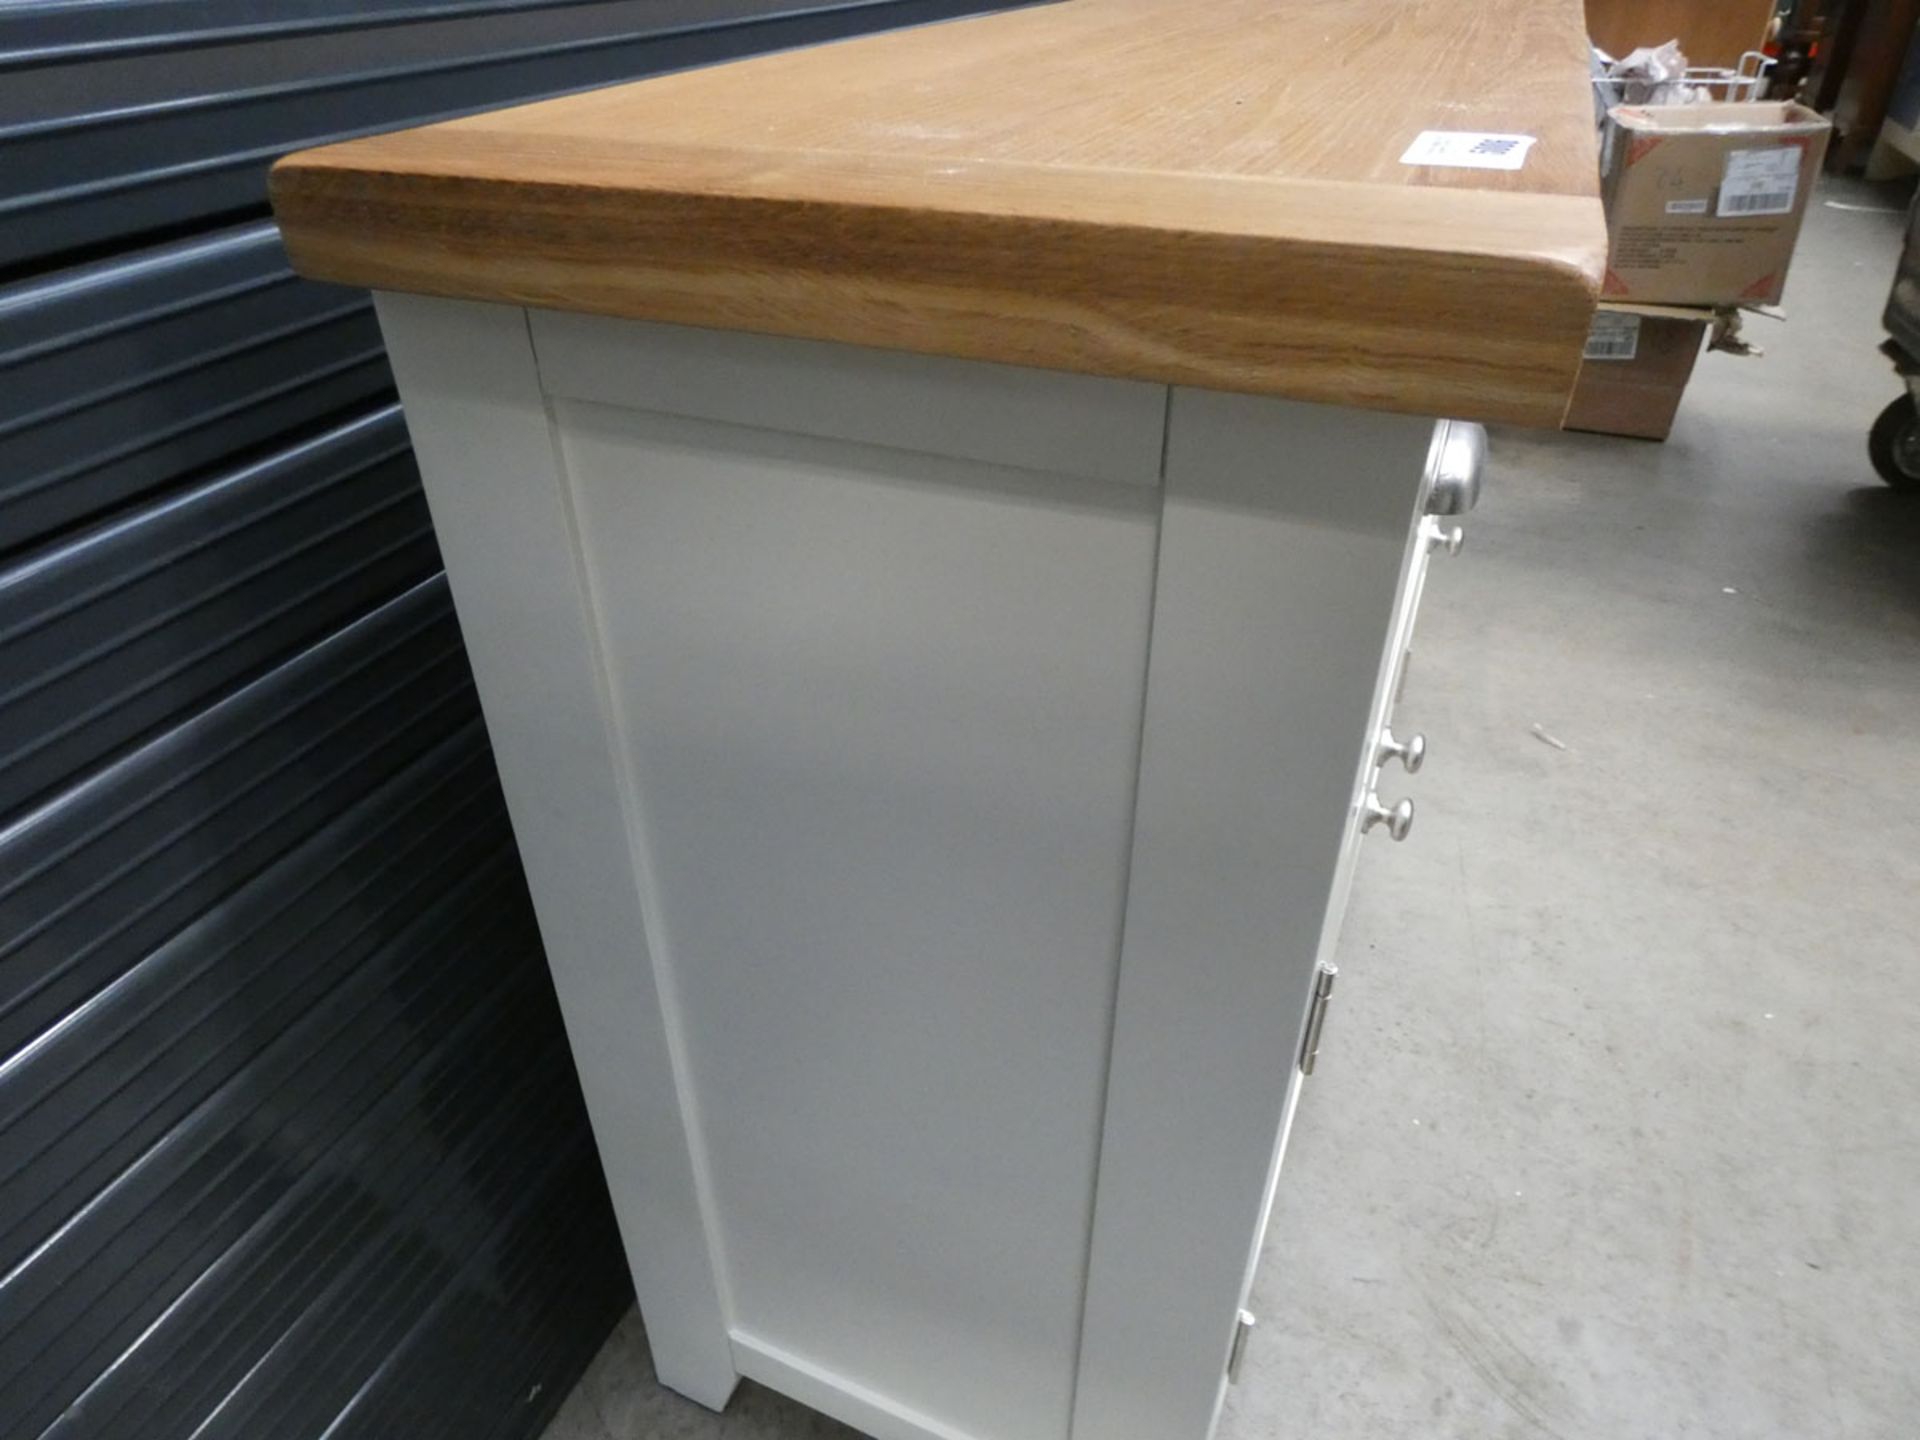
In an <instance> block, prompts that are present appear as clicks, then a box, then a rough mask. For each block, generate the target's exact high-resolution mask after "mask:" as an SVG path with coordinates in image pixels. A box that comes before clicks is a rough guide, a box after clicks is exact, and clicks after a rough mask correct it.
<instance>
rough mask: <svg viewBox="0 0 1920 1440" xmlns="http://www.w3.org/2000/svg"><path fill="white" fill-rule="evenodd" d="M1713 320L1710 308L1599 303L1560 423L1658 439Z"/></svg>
mask: <svg viewBox="0 0 1920 1440" xmlns="http://www.w3.org/2000/svg"><path fill="white" fill-rule="evenodd" d="M1716 319H1717V317H1716V316H1715V315H1714V312H1713V311H1711V310H1679V309H1662V308H1661V307H1657V306H1634V307H1620V308H1615V307H1610V306H1607V305H1602V306H1601V307H1600V309H1599V310H1598V311H1596V312H1595V314H1594V317H1593V328H1592V330H1591V331H1590V332H1589V333H1588V336H1587V351H1586V355H1585V357H1584V358H1583V359H1582V360H1581V362H1580V375H1579V378H1578V379H1576V380H1575V381H1574V385H1573V400H1572V402H1571V403H1570V404H1568V406H1567V418H1566V419H1565V420H1563V421H1562V422H1561V424H1562V426H1563V427H1564V428H1565V429H1568V430H1591V431H1594V432H1596V433H1598V434H1601V435H1631V436H1635V437H1637V438H1639V439H1642V440H1664V439H1666V438H1667V436H1668V435H1670V434H1671V433H1672V432H1673V419H1674V416H1675V415H1677V414H1679V413H1680V397H1681V396H1682V395H1684V394H1686V390H1687V381H1688V380H1689V379H1691V378H1692V376H1693V365H1694V362H1695V361H1696V360H1698V359H1699V358H1700V346H1701V342H1702V341H1704V340H1705V339H1706V335H1707V329H1708V327H1709V326H1711V325H1713V324H1715V323H1716Z"/></svg>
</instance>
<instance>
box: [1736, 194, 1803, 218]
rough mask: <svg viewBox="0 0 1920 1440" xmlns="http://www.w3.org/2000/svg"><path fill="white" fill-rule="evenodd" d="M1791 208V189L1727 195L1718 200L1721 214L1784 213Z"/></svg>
mask: <svg viewBox="0 0 1920 1440" xmlns="http://www.w3.org/2000/svg"><path fill="white" fill-rule="evenodd" d="M1791 209H1793V191H1791V190H1774V191H1769V192H1765V193H1762V194H1759V195H1729V196H1727V197H1726V198H1725V199H1724V200H1722V201H1721V202H1720V213H1721V214H1722V215H1785V214H1786V213H1787V212H1788V211H1789V210H1791Z"/></svg>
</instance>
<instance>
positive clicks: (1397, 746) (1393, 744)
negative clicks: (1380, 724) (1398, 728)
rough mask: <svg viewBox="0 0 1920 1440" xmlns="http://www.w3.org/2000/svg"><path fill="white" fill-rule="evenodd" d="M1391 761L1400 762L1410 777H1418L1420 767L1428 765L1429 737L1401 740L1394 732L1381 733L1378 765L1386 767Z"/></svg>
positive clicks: (1419, 736) (1412, 736)
mask: <svg viewBox="0 0 1920 1440" xmlns="http://www.w3.org/2000/svg"><path fill="white" fill-rule="evenodd" d="M1389 760H1398V761H1399V762H1400V763H1401V764H1402V765H1404V766H1406V767H1407V773H1408V774H1409V775H1418V774H1419V773H1420V767H1421V766H1422V765H1424V764H1426V763H1427V737H1426V736H1424V735H1409V736H1408V737H1407V738H1406V739H1404V740H1402V739H1399V738H1398V737H1397V736H1395V735H1394V733H1393V731H1392V730H1382V731H1381V732H1380V750H1379V757H1378V759H1377V760H1376V761H1375V763H1376V764H1380V765H1384V764H1386V763H1387V762H1388V761H1389Z"/></svg>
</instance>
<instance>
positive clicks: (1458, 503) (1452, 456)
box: [1427, 420, 1487, 515]
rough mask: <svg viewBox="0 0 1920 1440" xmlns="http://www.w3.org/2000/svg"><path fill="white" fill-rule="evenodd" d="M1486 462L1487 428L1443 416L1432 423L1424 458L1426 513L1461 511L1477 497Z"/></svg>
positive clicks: (1469, 505)
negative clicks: (1430, 442)
mask: <svg viewBox="0 0 1920 1440" xmlns="http://www.w3.org/2000/svg"><path fill="white" fill-rule="evenodd" d="M1486 466H1487V431H1486V427H1485V426H1482V425H1475V424H1472V423H1470V422H1468V421H1465V420H1442V421H1441V422H1440V423H1439V424H1438V425H1437V426H1435V427H1434V437H1433V450H1432V452H1431V455H1430V458H1429V459H1428V461H1427V471H1428V480H1427V513H1428V514H1429V515H1464V514H1466V513H1467V511H1469V510H1471V509H1473V507H1474V505H1475V504H1477V503H1478V502H1479V499H1480V475H1481V472H1482V471H1484V470H1485V469H1486Z"/></svg>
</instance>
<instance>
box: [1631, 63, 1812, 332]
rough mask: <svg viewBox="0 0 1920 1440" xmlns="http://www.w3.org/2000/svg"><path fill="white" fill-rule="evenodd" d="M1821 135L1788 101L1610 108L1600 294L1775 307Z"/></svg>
mask: <svg viewBox="0 0 1920 1440" xmlns="http://www.w3.org/2000/svg"><path fill="white" fill-rule="evenodd" d="M1830 128H1831V127H1830V126H1829V125H1828V124H1827V122H1826V120H1825V119H1824V118H1822V117H1821V116H1820V115H1817V114H1815V113H1814V112H1813V111H1812V110H1809V109H1807V108H1806V107H1805V106H1804V105H1797V104H1794V103H1792V102H1791V101H1787V102H1780V103H1775V102H1771V101H1766V102H1752V101H1747V102H1741V103H1721V104H1707V105H1616V106H1614V108H1613V110H1612V111H1611V112H1610V113H1609V117H1608V126H1607V147H1606V164H1605V174H1604V176H1603V179H1602V194H1603V195H1604V196H1605V198H1606V204H1607V233H1608V239H1609V244H1608V254H1607V276H1606V281H1605V284H1604V286H1603V289H1602V293H1603V294H1604V295H1605V296H1606V297H1607V298H1608V299H1609V300H1637V301H1643V302H1656V303H1663V304H1673V305H1772V304H1775V303H1777V302H1778V301H1779V299H1780V296H1781V292H1782V291H1783V290H1784V289H1785V288H1786V282H1787V266H1788V263H1789V262H1790V261H1791V260H1792V259H1793V247H1794V243H1795V242H1796V241H1797V240H1798V239H1799V238H1800V221H1801V218H1802V217H1803V216H1804V215H1805V214H1806V210H1807V202H1808V200H1809V198H1810V197H1811V196H1812V194H1813V186H1814V181H1815V179H1816V178H1817V177H1818V175H1819V174H1820V162H1821V160H1822V158H1823V157H1824V156H1825V155H1826V151H1827V135H1828V132H1829V130H1830Z"/></svg>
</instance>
